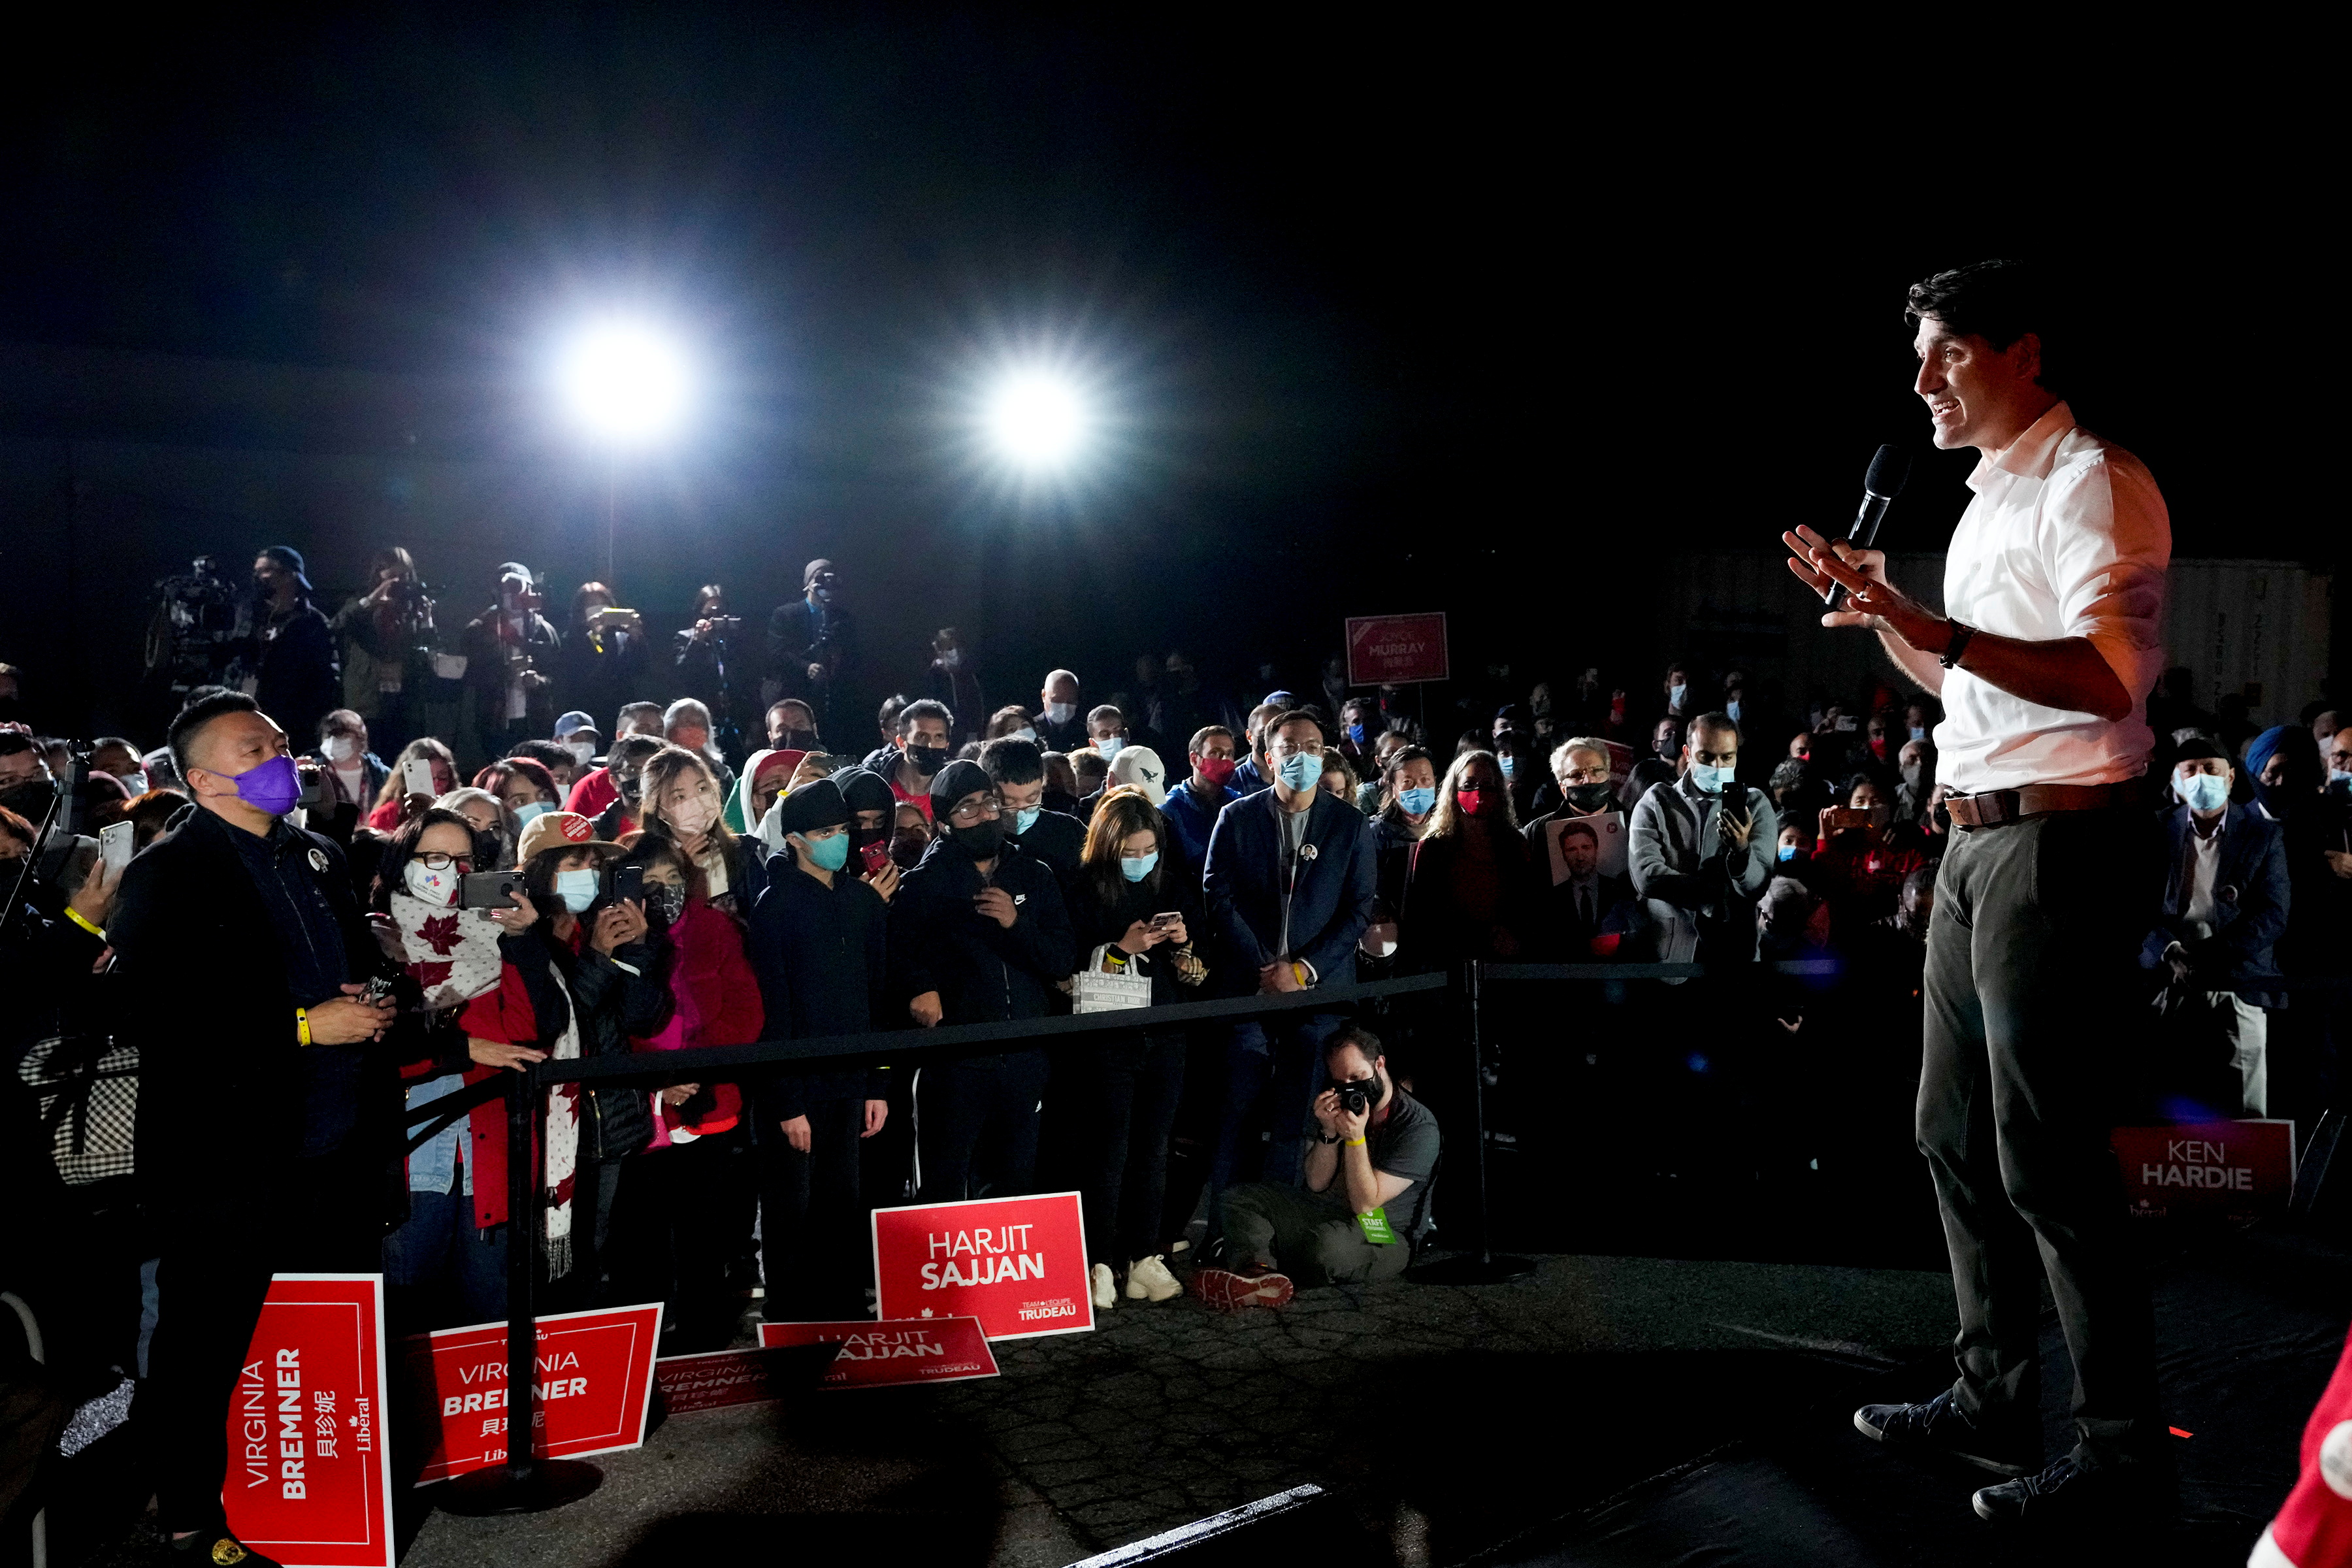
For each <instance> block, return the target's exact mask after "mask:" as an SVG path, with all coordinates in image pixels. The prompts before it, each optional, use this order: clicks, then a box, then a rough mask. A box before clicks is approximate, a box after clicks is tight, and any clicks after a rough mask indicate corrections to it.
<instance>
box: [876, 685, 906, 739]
mask: <svg viewBox="0 0 2352 1568" xmlns="http://www.w3.org/2000/svg"><path fill="white" fill-rule="evenodd" d="M911 700H913V699H911V698H909V697H908V695H907V694H906V693H905V692H903V691H894V692H892V693H891V694H890V695H889V696H887V697H885V698H884V699H882V706H881V707H879V708H877V709H876V710H874V722H875V724H876V726H877V728H879V729H880V730H881V731H882V732H883V733H884V734H886V735H896V734H898V733H899V732H900V731H899V729H898V715H899V713H900V712H901V711H903V710H905V708H906V706H907V704H908V702H909V701H911Z"/></svg>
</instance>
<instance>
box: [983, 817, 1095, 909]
mask: <svg viewBox="0 0 2352 1568" xmlns="http://www.w3.org/2000/svg"><path fill="white" fill-rule="evenodd" d="M1004 823H1005V831H1006V832H1007V833H1010V832H1011V831H1012V829H1013V820H1012V818H1011V817H1010V816H1007V817H1006V818H1005V819H1004ZM1013 843H1015V844H1018V845H1019V846H1021V847H1022V848H1024V849H1025V850H1027V851H1028V852H1029V853H1030V854H1032V855H1034V856H1035V857H1037V858H1038V859H1040V860H1043V861H1044V862H1045V864H1046V865H1048V866H1050V867H1052V868H1054V879H1055V881H1056V882H1059V883H1060V884H1061V885H1062V900H1063V902H1064V903H1065V904H1066V903H1067V902H1068V901H1069V897H1070V879H1072V878H1074V877H1076V875H1077V874H1078V858H1079V857H1080V856H1082V855H1084V854H1085V853H1086V850H1087V825H1086V824H1085V823H1083V822H1080V821H1079V820H1078V819H1077V818H1076V817H1075V816H1071V815H1070V814H1069V813H1067V812H1064V811H1050V810H1041V811H1039V812H1038V813H1037V820H1036V821H1034V822H1033V823H1031V824H1030V825H1029V831H1028V832H1026V833H1024V834H1022V835H1021V836H1020V837H1017V838H1015V839H1013Z"/></svg>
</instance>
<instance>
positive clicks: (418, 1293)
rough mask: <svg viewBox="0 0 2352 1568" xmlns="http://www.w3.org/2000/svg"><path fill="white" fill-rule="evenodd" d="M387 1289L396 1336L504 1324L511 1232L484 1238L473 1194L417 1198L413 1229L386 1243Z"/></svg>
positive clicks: (411, 1211)
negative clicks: (475, 1221) (482, 1324)
mask: <svg viewBox="0 0 2352 1568" xmlns="http://www.w3.org/2000/svg"><path fill="white" fill-rule="evenodd" d="M383 1286H384V1317H385V1319H386V1321H387V1326H388V1327H389V1329H390V1331H391V1332H392V1333H393V1334H394V1335H395V1336H398V1335H402V1334H412V1333H424V1332H425V1331H428V1330H432V1329H454V1328H458V1327H462V1326H465V1325H467V1324H472V1323H499V1322H504V1321H506V1315H507V1236H506V1227H505V1226H492V1227H491V1228H490V1230H489V1231H488V1233H487V1238H486V1233H485V1232H483V1231H482V1230H481V1229H480V1228H479V1227H478V1226H476V1225H475V1224H474V1199H473V1194H470V1193H463V1192H447V1193H419V1192H411V1193H410V1194H408V1221H407V1223H406V1224H404V1225H403V1226H401V1227H400V1228H399V1229H398V1230H395V1231H394V1232H393V1233H392V1234H391V1235H390V1236H387V1237H384V1238H383Z"/></svg>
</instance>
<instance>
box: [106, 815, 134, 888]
mask: <svg viewBox="0 0 2352 1568" xmlns="http://www.w3.org/2000/svg"><path fill="white" fill-rule="evenodd" d="M98 856H99V858H100V860H102V861H104V862H105V863H106V868H107V869H108V870H109V871H111V872H112V873H114V874H115V875H116V876H118V877H119V876H121V874H122V868H124V867H125V866H128V865H130V864H131V824H129V823H127V822H118V823H115V824H113V825H112V826H107V827H101V828H100V829H99V830H98Z"/></svg>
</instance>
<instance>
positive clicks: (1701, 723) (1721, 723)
mask: <svg viewBox="0 0 2352 1568" xmlns="http://www.w3.org/2000/svg"><path fill="white" fill-rule="evenodd" d="M1701 730H1713V731H1717V733H1722V732H1724V731H1729V732H1730V735H1731V738H1732V739H1733V740H1734V741H1738V740H1741V739H1744V737H1743V736H1742V735H1741V734H1740V733H1739V721H1738V720H1737V719H1734V718H1733V717H1732V716H1731V715H1730V714H1728V713H1726V712H1724V711H1723V710H1721V709H1717V710H1713V711H1711V712H1706V713H1702V714H1700V715H1699V716H1698V717H1697V718H1696V719H1694V720H1692V721H1691V726H1690V731H1689V733H1688V734H1685V735H1684V736H1683V739H1684V740H1685V741H1688V740H1689V739H1690V737H1691V735H1695V734H1696V733H1697V732H1698V731H1701Z"/></svg>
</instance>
